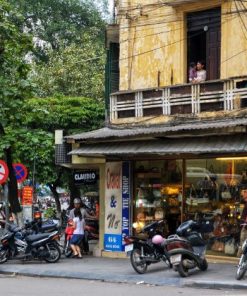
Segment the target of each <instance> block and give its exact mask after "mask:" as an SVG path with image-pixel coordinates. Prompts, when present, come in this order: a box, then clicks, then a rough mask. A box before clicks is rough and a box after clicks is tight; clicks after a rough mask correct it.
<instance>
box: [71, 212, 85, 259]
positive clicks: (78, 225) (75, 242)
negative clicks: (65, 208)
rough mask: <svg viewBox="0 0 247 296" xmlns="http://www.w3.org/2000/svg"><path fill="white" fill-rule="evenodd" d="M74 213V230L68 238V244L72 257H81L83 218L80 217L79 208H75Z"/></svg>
mask: <svg viewBox="0 0 247 296" xmlns="http://www.w3.org/2000/svg"><path fill="white" fill-rule="evenodd" d="M74 215H75V217H74V218H73V227H74V229H75V230H74V232H73V236H72V238H71V240H70V245H71V249H72V250H73V254H74V255H73V257H78V258H82V255H81V248H80V244H81V242H82V240H83V237H84V227H85V220H84V219H83V218H82V214H81V211H80V209H75V211H74Z"/></svg>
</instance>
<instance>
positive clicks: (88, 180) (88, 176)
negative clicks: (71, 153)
mask: <svg viewBox="0 0 247 296" xmlns="http://www.w3.org/2000/svg"><path fill="white" fill-rule="evenodd" d="M98 179H99V175H98V173H97V171H92V170H90V171H89V170H87V171H78V172H74V183H75V184H76V185H94V184H96V183H97V181H98Z"/></svg>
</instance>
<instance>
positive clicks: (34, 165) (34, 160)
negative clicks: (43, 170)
mask: <svg viewBox="0 0 247 296" xmlns="http://www.w3.org/2000/svg"><path fill="white" fill-rule="evenodd" d="M35 170H36V157H34V159H33V181H32V183H33V190H34V187H35V184H34V182H35Z"/></svg>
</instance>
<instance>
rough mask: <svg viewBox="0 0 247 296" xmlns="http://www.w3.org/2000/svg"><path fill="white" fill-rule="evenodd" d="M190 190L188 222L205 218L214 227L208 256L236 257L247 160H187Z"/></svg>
mask: <svg viewBox="0 0 247 296" xmlns="http://www.w3.org/2000/svg"><path fill="white" fill-rule="evenodd" d="M186 188H188V190H186V196H185V205H186V216H187V219H194V218H195V217H196V216H198V214H201V215H202V216H203V217H204V218H206V219H207V220H209V221H211V223H212V225H213V232H212V233H210V234H208V239H209V244H208V252H209V253H212V254H214V253H217V254H222V255H236V252H237V248H238V244H239V234H240V217H241V213H242V210H243V204H242V199H241V191H242V189H244V188H247V158H245V157H239V158H237V157H236V158H216V159H196V160H187V161H186Z"/></svg>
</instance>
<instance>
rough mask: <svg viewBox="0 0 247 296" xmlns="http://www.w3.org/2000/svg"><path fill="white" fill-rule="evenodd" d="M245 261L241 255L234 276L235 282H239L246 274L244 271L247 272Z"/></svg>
mask: <svg viewBox="0 0 247 296" xmlns="http://www.w3.org/2000/svg"><path fill="white" fill-rule="evenodd" d="M246 259H247V258H246V257H245V256H244V255H242V256H241V258H240V261H239V265H238V269H237V272H236V276H235V278H236V280H238V281H239V280H241V279H242V278H243V277H244V275H245V273H246V270H247V262H246Z"/></svg>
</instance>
